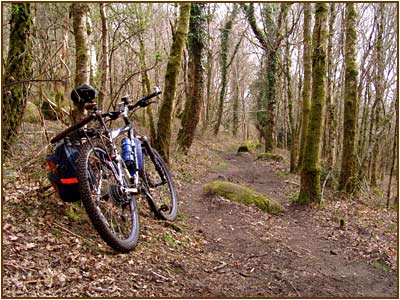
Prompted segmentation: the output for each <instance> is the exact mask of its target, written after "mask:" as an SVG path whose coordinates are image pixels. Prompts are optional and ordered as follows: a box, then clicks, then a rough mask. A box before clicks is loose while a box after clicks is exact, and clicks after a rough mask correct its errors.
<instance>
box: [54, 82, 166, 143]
mask: <svg viewBox="0 0 400 300" xmlns="http://www.w3.org/2000/svg"><path fill="white" fill-rule="evenodd" d="M161 93H162V92H161V91H160V89H159V88H158V87H156V90H155V92H154V93H152V94H150V95H147V96H144V97H143V98H142V99H140V100H139V101H138V102H136V103H135V104H134V105H128V110H132V109H134V108H136V107H138V106H140V107H146V106H148V105H150V104H151V103H153V102H150V101H148V100H150V99H151V98H154V97H156V96H158V95H160V94H161ZM128 101H129V98H125V97H124V100H123V102H122V103H123V104H125V105H126V104H127V103H128ZM84 108H85V109H94V110H96V103H86V104H85V106H84ZM121 113H122V111H110V112H106V113H103V114H101V116H103V117H109V118H110V119H111V120H115V119H117V118H118V117H119V116H120V115H121ZM95 116H96V114H95V113H92V114H91V115H89V116H87V117H86V118H84V119H83V120H82V121H80V122H78V123H76V124H74V125H72V126H71V127H68V128H67V129H65V130H64V131H63V132H61V133H59V134H58V135H56V136H55V137H53V138H52V139H51V140H50V143H52V144H54V143H57V142H59V141H60V140H62V139H63V138H65V137H66V136H67V135H68V134H70V133H71V132H73V131H75V130H76V129H79V128H81V127H83V126H85V125H86V124H87V123H89V122H90V121H92V120H93V119H94V118H95Z"/></svg>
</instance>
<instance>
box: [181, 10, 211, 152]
mask: <svg viewBox="0 0 400 300" xmlns="http://www.w3.org/2000/svg"><path fill="white" fill-rule="evenodd" d="M206 18H207V16H206V14H205V4H198V3H193V4H192V6H191V14H190V24H189V33H188V49H189V79H190V80H189V95H188V97H187V99H186V103H185V108H184V111H183V115H182V122H181V128H180V130H179V132H178V139H177V142H178V147H179V149H180V150H182V151H183V152H184V153H186V152H187V151H188V150H189V148H190V146H191V145H192V142H193V138H194V133H195V131H196V127H197V124H198V123H199V120H200V110H201V104H202V103H203V94H204V92H203V91H204V70H205V67H204V64H205V46H206V40H207V34H206V25H207V20H206Z"/></svg>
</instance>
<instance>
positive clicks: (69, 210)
mask: <svg viewBox="0 0 400 300" xmlns="http://www.w3.org/2000/svg"><path fill="white" fill-rule="evenodd" d="M65 215H66V216H67V217H68V219H70V220H71V221H73V222H79V221H80V220H81V217H80V216H79V214H78V213H77V212H75V210H74V208H73V207H72V206H70V207H68V208H67V210H66V211H65Z"/></svg>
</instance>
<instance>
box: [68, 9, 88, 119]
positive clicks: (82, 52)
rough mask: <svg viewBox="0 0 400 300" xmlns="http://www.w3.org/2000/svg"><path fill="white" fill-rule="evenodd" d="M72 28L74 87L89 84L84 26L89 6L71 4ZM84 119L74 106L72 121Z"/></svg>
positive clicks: (82, 114) (81, 109)
mask: <svg viewBox="0 0 400 300" xmlns="http://www.w3.org/2000/svg"><path fill="white" fill-rule="evenodd" d="M70 9H71V16H72V26H73V28H74V36H75V86H78V85H80V84H83V83H87V84H88V83H89V75H90V71H89V54H88V53H89V45H88V34H87V26H86V14H87V13H88V12H89V5H88V4H86V3H73V4H71V7H70ZM84 117H85V111H84V109H83V106H82V105H76V104H74V108H73V110H72V121H73V123H77V122H79V121H80V120H82V119H83V118H84Z"/></svg>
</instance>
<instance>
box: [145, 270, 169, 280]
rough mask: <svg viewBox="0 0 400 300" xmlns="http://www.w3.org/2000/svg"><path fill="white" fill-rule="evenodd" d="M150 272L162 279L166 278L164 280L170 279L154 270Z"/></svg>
mask: <svg viewBox="0 0 400 300" xmlns="http://www.w3.org/2000/svg"><path fill="white" fill-rule="evenodd" d="M150 272H151V273H153V274H154V275H156V276H158V277H160V278H161V279H164V280H166V281H171V279H170V278H168V277H165V276H163V275H160V274H158V273H156V272H154V271H150Z"/></svg>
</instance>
